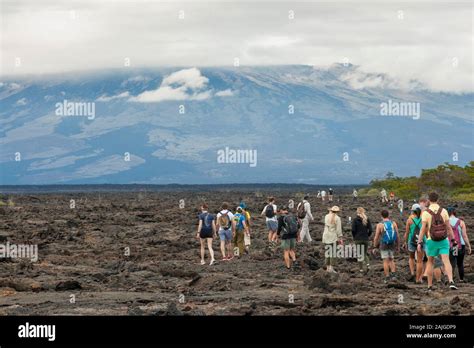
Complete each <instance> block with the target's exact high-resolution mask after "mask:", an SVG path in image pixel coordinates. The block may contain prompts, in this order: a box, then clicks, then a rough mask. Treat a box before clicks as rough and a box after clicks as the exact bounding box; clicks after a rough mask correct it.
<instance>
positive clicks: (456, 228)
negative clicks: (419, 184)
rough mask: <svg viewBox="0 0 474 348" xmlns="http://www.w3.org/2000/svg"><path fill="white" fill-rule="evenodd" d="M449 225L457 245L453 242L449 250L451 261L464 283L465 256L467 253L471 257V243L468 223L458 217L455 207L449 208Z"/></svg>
mask: <svg viewBox="0 0 474 348" xmlns="http://www.w3.org/2000/svg"><path fill="white" fill-rule="evenodd" d="M448 214H449V223H450V225H451V228H452V229H453V233H454V239H455V240H456V245H453V242H451V243H450V248H449V261H450V262H451V267H452V268H453V270H454V269H455V268H456V266H457V268H458V274H459V281H461V282H463V281H464V255H466V249H467V253H468V254H469V255H471V251H472V250H471V243H470V242H469V237H468V236H467V229H466V223H465V222H464V221H463V220H462V219H460V218H458V217H457V216H456V209H455V208H453V207H449V208H448Z"/></svg>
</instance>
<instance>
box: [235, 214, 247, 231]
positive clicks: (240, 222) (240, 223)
mask: <svg viewBox="0 0 474 348" xmlns="http://www.w3.org/2000/svg"><path fill="white" fill-rule="evenodd" d="M234 221H235V224H236V227H235V228H236V229H237V230H243V229H244V221H245V216H243V215H242V214H240V213H237V214H235V215H234Z"/></svg>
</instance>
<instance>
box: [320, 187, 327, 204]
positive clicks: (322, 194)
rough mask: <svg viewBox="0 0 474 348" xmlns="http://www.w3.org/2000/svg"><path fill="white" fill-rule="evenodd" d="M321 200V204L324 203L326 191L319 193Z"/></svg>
mask: <svg viewBox="0 0 474 348" xmlns="http://www.w3.org/2000/svg"><path fill="white" fill-rule="evenodd" d="M321 200H322V201H323V202H325V201H326V191H324V190H322V191H321Z"/></svg>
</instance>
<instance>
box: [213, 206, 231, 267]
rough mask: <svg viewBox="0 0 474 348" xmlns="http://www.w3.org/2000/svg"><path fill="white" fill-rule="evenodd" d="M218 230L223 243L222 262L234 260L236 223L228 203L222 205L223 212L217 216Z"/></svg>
mask: <svg viewBox="0 0 474 348" xmlns="http://www.w3.org/2000/svg"><path fill="white" fill-rule="evenodd" d="M216 228H217V229H218V231H219V238H220V241H221V253H222V261H229V260H232V259H233V258H234V256H233V252H232V238H233V236H234V231H235V222H234V214H232V213H231V212H230V211H229V204H228V203H225V202H224V203H222V207H221V211H220V212H219V213H218V214H217V224H216ZM226 249H227V256H226Z"/></svg>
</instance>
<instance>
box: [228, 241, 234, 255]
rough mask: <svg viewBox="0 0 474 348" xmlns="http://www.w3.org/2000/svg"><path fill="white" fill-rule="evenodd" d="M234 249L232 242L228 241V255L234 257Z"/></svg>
mask: <svg viewBox="0 0 474 348" xmlns="http://www.w3.org/2000/svg"><path fill="white" fill-rule="evenodd" d="M233 254H234V251H233V250H232V242H227V256H228V257H232V256H233Z"/></svg>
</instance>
